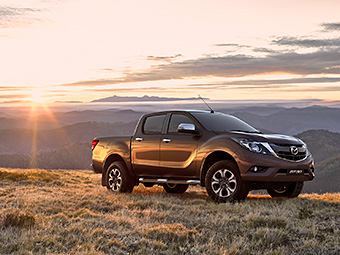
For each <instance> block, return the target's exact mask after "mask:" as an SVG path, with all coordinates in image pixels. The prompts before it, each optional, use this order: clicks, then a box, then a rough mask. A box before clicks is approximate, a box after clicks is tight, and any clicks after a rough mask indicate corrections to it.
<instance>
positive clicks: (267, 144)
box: [260, 142, 309, 162]
mask: <svg viewBox="0 0 340 255" xmlns="http://www.w3.org/2000/svg"><path fill="white" fill-rule="evenodd" d="M260 143H261V144H262V145H263V146H264V147H265V148H266V149H267V150H269V152H270V153H271V154H273V156H275V157H277V158H279V159H282V160H286V161H289V162H301V161H304V160H306V159H307V158H308V156H309V154H308V150H307V147H306V145H302V147H304V148H305V149H306V156H305V157H304V158H303V159H300V160H290V159H285V158H281V157H279V156H278V155H277V154H276V153H275V151H274V150H273V148H272V147H271V146H270V145H269V143H265V142H260Z"/></svg>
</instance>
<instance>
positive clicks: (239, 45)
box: [214, 43, 251, 48]
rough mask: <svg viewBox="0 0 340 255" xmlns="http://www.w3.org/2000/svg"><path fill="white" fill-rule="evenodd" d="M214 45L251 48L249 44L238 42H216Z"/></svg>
mask: <svg viewBox="0 0 340 255" xmlns="http://www.w3.org/2000/svg"><path fill="white" fill-rule="evenodd" d="M214 46H217V47H239V48H251V46H249V45H244V44H238V43H216V44H214Z"/></svg>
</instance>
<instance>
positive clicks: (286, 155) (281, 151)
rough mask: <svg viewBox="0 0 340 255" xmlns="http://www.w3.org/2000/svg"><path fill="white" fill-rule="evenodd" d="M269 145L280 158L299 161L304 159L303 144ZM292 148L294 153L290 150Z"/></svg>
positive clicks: (305, 150) (305, 151)
mask: <svg viewBox="0 0 340 255" xmlns="http://www.w3.org/2000/svg"><path fill="white" fill-rule="evenodd" d="M270 146H271V147H272V148H273V150H274V152H275V154H276V155H277V156H278V157H279V158H282V159H286V160H291V161H299V160H303V159H305V158H306V156H307V149H306V147H305V146H304V145H293V144H275V143H271V144H270ZM294 150H295V151H296V154H295V155H294V153H293V152H292V151H294Z"/></svg>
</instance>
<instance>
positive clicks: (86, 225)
mask: <svg viewBox="0 0 340 255" xmlns="http://www.w3.org/2000/svg"><path fill="white" fill-rule="evenodd" d="M100 181H101V180H100V175H98V174H93V173H92V172H90V171H80V170H59V171H58V170H53V171H52V170H51V171H48V170H36V169H34V170H27V169H26V170H21V169H0V211H1V219H0V254H11V253H12V254H339V253H340V223H339V222H340V221H339V219H340V194H339V193H333V194H323V195H317V194H302V195H301V196H300V197H298V198H295V199H288V200H284V199H271V198H269V196H265V195H249V196H248V198H247V199H246V200H245V201H244V202H241V203H233V204H230V203H227V204H215V203H214V202H213V201H212V200H211V199H210V198H209V197H208V195H207V194H206V192H205V190H204V189H202V188H200V187H198V186H196V187H190V188H189V189H188V191H187V192H186V193H184V194H181V195H177V194H175V195H170V194H166V193H165V192H164V191H163V189H162V188H161V187H159V186H155V187H153V188H144V186H143V185H139V186H138V187H135V189H134V191H133V193H132V194H112V193H110V192H109V191H107V190H106V188H104V187H102V186H101V185H100Z"/></svg>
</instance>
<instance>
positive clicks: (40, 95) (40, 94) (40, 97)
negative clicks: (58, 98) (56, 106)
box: [30, 87, 46, 103]
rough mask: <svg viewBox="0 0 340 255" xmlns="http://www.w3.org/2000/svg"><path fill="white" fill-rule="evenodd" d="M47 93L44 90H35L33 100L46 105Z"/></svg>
mask: <svg viewBox="0 0 340 255" xmlns="http://www.w3.org/2000/svg"><path fill="white" fill-rule="evenodd" d="M44 96H45V91H44V89H43V88H39V87H36V88H33V89H32V91H31V98H30V99H31V100H32V101H33V102H35V103H44V102H45V101H46V99H45V97H44Z"/></svg>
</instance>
